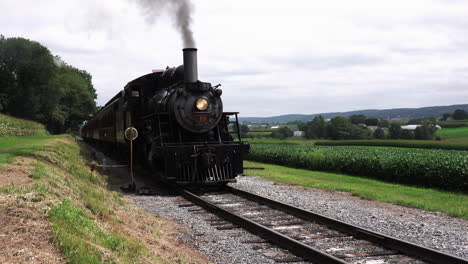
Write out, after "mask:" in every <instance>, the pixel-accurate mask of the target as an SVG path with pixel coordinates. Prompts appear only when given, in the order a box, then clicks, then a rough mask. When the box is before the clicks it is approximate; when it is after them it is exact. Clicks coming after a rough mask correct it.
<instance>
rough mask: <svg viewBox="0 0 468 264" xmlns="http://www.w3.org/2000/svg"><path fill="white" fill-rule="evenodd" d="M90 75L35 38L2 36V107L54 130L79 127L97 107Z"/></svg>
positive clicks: (56, 131)
mask: <svg viewBox="0 0 468 264" xmlns="http://www.w3.org/2000/svg"><path fill="white" fill-rule="evenodd" d="M95 99H96V90H95V89H94V87H93V85H92V81H91V75H90V74H89V73H87V72H86V71H82V70H79V69H77V68H74V67H72V66H70V65H67V64H65V63H63V62H62V61H61V59H60V58H59V57H54V56H53V55H52V54H51V53H50V51H49V50H48V49H47V48H46V47H44V46H42V45H41V44H39V43H38V42H35V41H30V40H27V39H23V38H8V39H5V38H4V37H3V36H0V111H2V112H3V113H6V114H10V115H13V116H17V117H22V118H26V119H31V120H35V121H38V122H41V123H43V124H45V125H46V127H47V129H48V130H49V131H50V132H52V133H63V132H69V131H71V130H76V129H78V127H79V126H80V125H81V123H82V122H83V121H84V120H86V119H87V118H89V115H90V114H93V113H94V112H95V111H96V103H95Z"/></svg>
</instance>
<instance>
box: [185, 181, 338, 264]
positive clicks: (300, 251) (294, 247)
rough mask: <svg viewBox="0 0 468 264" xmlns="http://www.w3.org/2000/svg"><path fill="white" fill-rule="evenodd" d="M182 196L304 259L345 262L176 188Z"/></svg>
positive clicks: (321, 261) (331, 263) (334, 262)
mask: <svg viewBox="0 0 468 264" xmlns="http://www.w3.org/2000/svg"><path fill="white" fill-rule="evenodd" d="M178 191H179V192H180V193H181V195H182V196H183V197H185V198H186V199H187V200H189V201H191V202H193V203H195V204H197V205H199V206H201V207H203V208H204V209H205V210H207V211H209V212H211V213H213V214H216V215H218V216H219V217H222V218H224V219H226V220H228V221H230V222H231V223H233V224H236V225H238V226H240V227H242V228H244V229H246V230H248V231H250V232H252V233H254V234H255V235H258V236H260V237H262V238H263V239H265V240H268V241H271V242H273V243H275V244H277V245H279V246H280V247H282V248H285V249H287V250H289V251H290V252H292V253H293V254H295V255H296V256H298V257H301V258H303V259H304V260H310V261H314V262H317V263H324V264H345V263H346V262H345V261H343V260H341V259H339V258H336V257H334V256H332V255H329V254H327V253H324V252H322V251H320V250H317V249H315V248H312V247H311V246H309V245H307V244H304V243H302V242H299V241H297V240H295V239H292V238H290V237H288V236H285V235H283V234H281V233H279V232H277V231H275V230H273V229H271V228H268V227H265V226H263V225H261V224H258V223H255V222H253V221H251V220H249V219H247V218H245V217H242V216H239V215H236V214H234V213H232V212H230V211H228V210H225V209H223V208H220V207H219V206H217V205H215V204H213V203H212V202H210V201H208V200H206V199H203V198H201V197H199V196H197V195H195V194H193V193H191V192H190V191H187V190H183V189H178Z"/></svg>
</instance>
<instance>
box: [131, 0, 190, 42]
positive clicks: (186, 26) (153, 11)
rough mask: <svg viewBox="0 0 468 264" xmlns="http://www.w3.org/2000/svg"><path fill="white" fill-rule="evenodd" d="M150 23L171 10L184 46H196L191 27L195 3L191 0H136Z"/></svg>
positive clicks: (170, 12) (170, 13)
mask: <svg viewBox="0 0 468 264" xmlns="http://www.w3.org/2000/svg"><path fill="white" fill-rule="evenodd" d="M135 1H136V3H137V4H138V5H139V6H140V7H141V8H142V11H143V12H144V13H145V15H146V19H147V21H148V22H149V23H154V22H155V21H156V19H157V18H158V17H159V16H160V15H161V14H162V13H163V12H169V15H170V16H171V17H172V18H173V19H174V24H175V26H176V27H177V29H178V30H179V32H180V34H181V36H182V41H183V42H184V48H195V39H194V38H193V32H192V29H191V22H192V11H193V5H192V3H191V1H190V0H135Z"/></svg>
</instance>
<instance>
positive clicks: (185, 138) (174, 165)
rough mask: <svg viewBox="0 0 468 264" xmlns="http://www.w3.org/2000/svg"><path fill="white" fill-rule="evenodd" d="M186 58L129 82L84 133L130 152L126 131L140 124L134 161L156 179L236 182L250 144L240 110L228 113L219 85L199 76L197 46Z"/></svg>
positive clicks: (89, 139) (89, 138) (87, 137)
mask: <svg viewBox="0 0 468 264" xmlns="http://www.w3.org/2000/svg"><path fill="white" fill-rule="evenodd" d="M183 60H184V64H183V65H181V66H179V67H176V68H175V67H174V68H167V69H166V70H165V71H161V72H153V73H150V74H147V75H144V76H141V77H139V78H137V79H135V80H133V81H131V82H129V83H128V84H127V85H126V86H125V87H124V89H123V90H122V91H121V92H119V93H118V94H117V95H115V96H114V97H113V98H112V99H111V100H110V101H109V102H108V103H106V104H105V106H104V107H103V108H102V109H100V110H99V111H98V112H97V113H96V115H94V117H93V118H91V119H90V120H88V121H87V122H86V123H85V124H84V125H83V127H82V128H81V135H82V137H83V139H84V140H85V141H87V142H90V143H94V144H97V145H100V146H103V147H105V148H106V149H108V150H110V151H112V152H114V153H120V154H122V155H123V156H128V149H129V141H128V140H127V139H126V138H125V136H124V131H125V129H126V128H128V127H135V128H136V129H137V131H138V133H139V135H138V137H137V138H136V139H135V140H134V141H133V142H132V143H133V146H134V147H133V149H134V151H135V155H134V157H135V160H136V161H139V162H140V164H141V165H142V167H146V168H148V169H149V170H151V172H152V173H151V174H152V175H153V177H154V178H155V179H157V180H161V181H165V182H171V183H176V184H179V185H223V184H226V183H228V182H233V181H235V178H236V176H237V175H239V174H241V173H242V172H243V159H244V156H245V155H246V154H247V153H248V152H249V149H250V146H249V144H248V143H247V142H244V141H242V139H241V135H240V130H239V120H238V112H223V102H222V100H221V94H222V90H221V89H219V85H218V86H212V85H211V84H210V83H207V82H201V81H199V80H198V69H197V49H194V48H186V49H183ZM233 134H234V137H233ZM234 138H235V139H234Z"/></svg>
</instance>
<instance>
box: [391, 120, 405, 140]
mask: <svg viewBox="0 0 468 264" xmlns="http://www.w3.org/2000/svg"><path fill="white" fill-rule="evenodd" d="M401 130H402V129H401V125H400V124H398V123H391V124H390V127H389V128H388V135H389V137H390V138H391V139H399V138H400V136H401Z"/></svg>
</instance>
